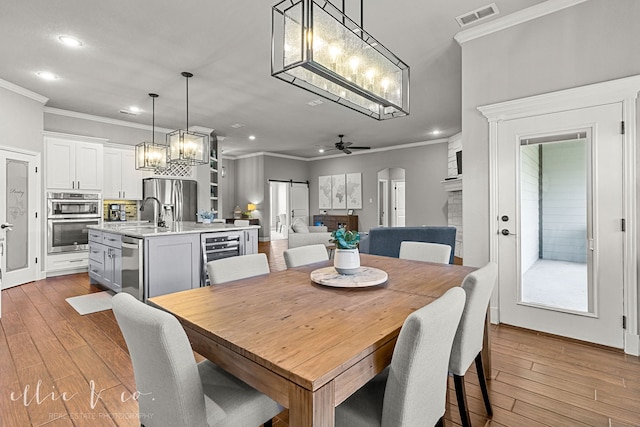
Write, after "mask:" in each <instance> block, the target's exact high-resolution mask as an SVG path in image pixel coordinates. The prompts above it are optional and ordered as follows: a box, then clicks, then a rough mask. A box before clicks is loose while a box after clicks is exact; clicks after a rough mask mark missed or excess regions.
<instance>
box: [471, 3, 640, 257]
mask: <svg viewBox="0 0 640 427" xmlns="http://www.w3.org/2000/svg"><path fill="white" fill-rule="evenodd" d="M613 4H615V7H612V5H613ZM638 17H640V2H638V1H636V0H616V1H615V2H611V1H610V0H590V1H587V2H584V3H580V4H578V5H576V6H572V7H569V8H566V9H563V10H561V11H558V12H555V13H553V14H550V15H547V16H543V17H540V18H537V19H534V20H532V21H529V22H525V23H523V24H520V25H516V26H513V27H510V28H508V29H505V30H501V31H498V32H495V33H492V34H490V35H487V36H484V37H481V38H478V39H475V40H471V41H468V42H466V43H464V44H463V45H462V88H463V90H462V133H463V138H464V158H465V159H473V161H465V162H464V167H463V170H464V177H465V178H464V190H463V203H464V206H465V207H467V206H473V209H465V211H464V213H463V223H464V230H465V247H464V263H465V264H467V265H473V266H481V265H484V264H485V263H486V262H487V261H488V260H489V233H490V232H491V231H490V229H492V228H491V227H490V224H493V221H492V220H490V218H489V187H488V185H489V126H488V123H487V120H486V119H485V118H484V117H483V116H482V114H481V113H480V112H479V111H478V110H477V107H479V106H482V105H488V104H493V103H496V102H500V101H508V100H512V99H518V98H522V97H526V96H531V95H537V94H542V93H547V92H552V91H556V90H561V89H567V88H572V87H576V86H582V85H586V84H592V83H596V82H602V81H608V80H612V79H616V78H621V77H627V76H631V75H635V74H638V73H640V56H639V55H636V54H634V52H637V51H638V40H640V25H637V20H638Z"/></svg>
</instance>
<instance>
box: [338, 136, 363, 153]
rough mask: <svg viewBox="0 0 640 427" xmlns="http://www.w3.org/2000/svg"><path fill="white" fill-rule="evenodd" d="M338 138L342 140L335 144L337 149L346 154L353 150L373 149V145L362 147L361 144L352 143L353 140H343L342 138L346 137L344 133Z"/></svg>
mask: <svg viewBox="0 0 640 427" xmlns="http://www.w3.org/2000/svg"><path fill="white" fill-rule="evenodd" d="M338 138H340V141H338V142H336V144H335V145H336V150H340V151H342V152H343V153H344V154H351V150H370V149H371V147H360V146H355V145H352V144H353V142H349V141H342V138H344V135H338Z"/></svg>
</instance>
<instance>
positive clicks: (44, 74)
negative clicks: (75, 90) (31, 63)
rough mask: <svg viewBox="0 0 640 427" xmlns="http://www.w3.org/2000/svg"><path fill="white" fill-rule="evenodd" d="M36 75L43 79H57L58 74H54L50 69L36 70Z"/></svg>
mask: <svg viewBox="0 0 640 427" xmlns="http://www.w3.org/2000/svg"><path fill="white" fill-rule="evenodd" d="M36 76H38V77H40V78H41V79H44V80H58V76H56V75H55V74H53V73H52V72H50V71H38V72H37V73H36Z"/></svg>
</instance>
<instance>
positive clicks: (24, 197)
mask: <svg viewBox="0 0 640 427" xmlns="http://www.w3.org/2000/svg"><path fill="white" fill-rule="evenodd" d="M28 167H29V164H28V163H27V162H23V161H19V160H14V159H9V158H8V159H6V183H7V184H6V185H7V187H6V191H7V193H6V194H7V196H6V197H7V205H6V209H7V211H6V216H5V218H7V222H9V223H11V224H13V227H12V230H11V231H10V232H8V233H6V236H7V237H6V240H7V251H6V254H7V266H6V268H7V270H6V272H7V273H10V272H12V271H15V270H21V269H24V268H28V267H29V247H28V245H26V244H25V242H27V241H28V236H29V233H30V231H31V230H30V228H29V221H28V215H27V214H28V212H29V173H28V172H29V171H28Z"/></svg>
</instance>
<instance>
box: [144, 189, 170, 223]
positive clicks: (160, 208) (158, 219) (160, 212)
mask: <svg viewBox="0 0 640 427" xmlns="http://www.w3.org/2000/svg"><path fill="white" fill-rule="evenodd" d="M148 200H153V201H155V202H156V203H157V204H158V216H155V215H154V216H153V225H154V227H164V226H165V222H164V217H163V216H162V203H160V200H158V199H157V198H156V197H153V196H151V197H145V199H144V200H143V201H142V206H140V210H141V211H144V204H145V203H147V201H148ZM158 217H159V218H158Z"/></svg>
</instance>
